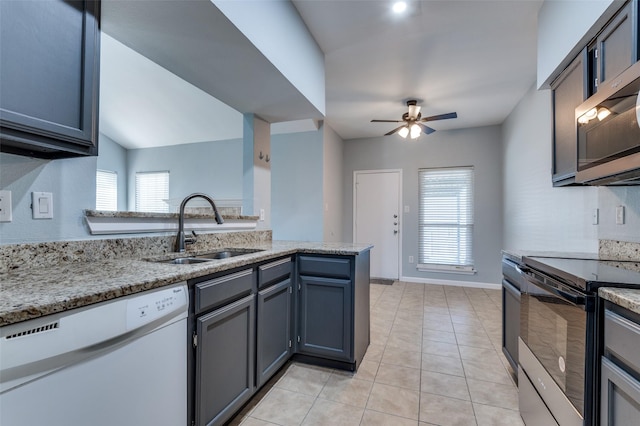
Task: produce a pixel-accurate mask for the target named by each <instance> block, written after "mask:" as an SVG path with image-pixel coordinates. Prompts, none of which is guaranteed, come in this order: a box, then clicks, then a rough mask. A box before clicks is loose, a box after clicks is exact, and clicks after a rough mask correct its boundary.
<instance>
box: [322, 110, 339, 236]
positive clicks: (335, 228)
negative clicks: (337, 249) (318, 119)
mask: <svg viewBox="0 0 640 426" xmlns="http://www.w3.org/2000/svg"><path fill="white" fill-rule="evenodd" d="M322 130H323V142H324V146H323V148H324V149H323V164H322V168H323V172H322V178H323V185H322V188H323V192H324V194H323V199H324V207H323V208H324V238H323V240H324V241H341V240H342V222H343V217H342V213H343V206H342V201H343V200H342V191H343V181H344V176H343V170H342V169H343V150H344V142H343V140H342V138H340V136H338V134H337V133H336V132H335V131H334V130H333V129H332V128H331V127H329V126H328V125H327V124H326V123H325V124H323V125H322Z"/></svg>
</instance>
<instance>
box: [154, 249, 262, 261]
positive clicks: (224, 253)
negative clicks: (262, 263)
mask: <svg viewBox="0 0 640 426" xmlns="http://www.w3.org/2000/svg"><path fill="white" fill-rule="evenodd" d="M259 251H264V250H261V249H223V250H218V251H214V252H211V253H205V254H199V255H197V256H189V257H178V258H176V259H168V260H160V261H159V262H161V263H172V264H174V265H191V264H194V263H203V262H210V261H212V260H219V259H228V258H230V257H236V256H242V255H243V254H251V253H256V252H259Z"/></svg>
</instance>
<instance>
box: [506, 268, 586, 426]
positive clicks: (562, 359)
mask: <svg viewBox="0 0 640 426" xmlns="http://www.w3.org/2000/svg"><path fill="white" fill-rule="evenodd" d="M523 272H524V276H525V278H526V284H525V286H524V288H523V289H522V295H521V311H520V341H519V348H518V350H519V363H520V366H519V371H518V383H519V391H520V392H519V393H520V412H521V415H522V417H523V419H524V421H525V423H526V424H527V426H536V425H540V426H542V425H544V426H548V425H553V424H559V425H561V426H571V425H576V426H578V425H580V426H583V425H585V424H587V425H590V424H591V421H592V419H593V418H594V413H593V412H592V410H593V404H592V403H591V401H592V398H593V397H594V390H593V389H592V386H591V385H590V384H592V383H594V381H593V379H594V377H593V375H594V374H595V372H596V370H595V368H596V366H595V365H594V363H595V360H596V358H597V357H596V356H595V354H593V353H592V352H593V348H594V347H595V343H594V339H595V337H596V336H595V325H596V315H595V295H593V294H588V293H585V292H584V291H581V290H579V289H577V288H574V287H572V286H570V285H568V284H566V283H564V282H562V281H561V280H559V279H557V278H555V277H551V276H547V275H545V274H543V273H541V272H539V271H536V270H533V269H530V268H524V270H523ZM545 410H546V411H545Z"/></svg>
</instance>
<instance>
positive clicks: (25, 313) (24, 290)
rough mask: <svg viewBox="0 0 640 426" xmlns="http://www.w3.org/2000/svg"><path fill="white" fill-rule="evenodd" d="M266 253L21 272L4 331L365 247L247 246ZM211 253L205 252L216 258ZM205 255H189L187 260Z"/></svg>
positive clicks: (8, 295) (13, 283)
mask: <svg viewBox="0 0 640 426" xmlns="http://www.w3.org/2000/svg"><path fill="white" fill-rule="evenodd" d="M242 248H247V249H261V250H263V251H259V252H255V253H249V254H246V255H242V256H237V257H232V258H227V259H220V260H212V261H210V262H203V263H197V264H189V265H175V264H168V263H159V262H155V261H154V260H162V259H169V258H176V257H184V256H185V254H184V253H182V254H181V253H167V254H163V255H158V256H154V257H147V258H141V259H104V260H97V261H93V262H63V263H59V264H58V265H57V266H53V267H33V268H21V269H15V270H11V271H8V272H4V273H0V282H1V283H2V298H1V299H0V326H5V325H9V324H13V323H17V322H21V321H26V320H29V319H33V318H38V317H41V316H44V315H49V314H53V313H57V312H63V311H66V310H69V309H74V308H79V307H82V306H86V305H90V304H93V303H98V302H103V301H106V300H110V299H115V298H117V297H120V296H126V295H129V294H134V293H138V292H141V291H145V290H149V289H153V288H158V287H162V286H165V285H170V284H175V283H178V282H180V281H185V280H188V279H191V278H197V277H201V276H204V275H208V274H212V273H216V272H221V271H225V270H229V269H233V268H237V267H241V266H245V265H249V264H253V263H256V262H261V261H265V260H269V259H272V258H276V257H280V256H286V255H288V254H294V253H316V254H335V255H357V254H359V253H362V252H364V251H367V250H369V249H370V248H371V246H370V245H366V244H351V243H307V242H298V241H291V242H289V241H273V242H262V243H253V244H247V245H243V246H242ZM211 251H214V250H212V249H207V250H204V251H202V252H211ZM197 254H201V252H189V253H188V254H187V256H192V255H197Z"/></svg>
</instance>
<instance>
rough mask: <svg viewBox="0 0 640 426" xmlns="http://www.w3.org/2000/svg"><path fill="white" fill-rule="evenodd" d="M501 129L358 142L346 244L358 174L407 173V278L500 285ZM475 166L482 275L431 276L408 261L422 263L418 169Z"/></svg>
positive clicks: (349, 156) (348, 191) (348, 164)
mask: <svg viewBox="0 0 640 426" xmlns="http://www.w3.org/2000/svg"><path fill="white" fill-rule="evenodd" d="M500 136H501V135H500V127H498V126H489V127H480V128H472V129H462V130H453V131H439V132H436V133H433V134H431V135H428V136H425V135H423V136H421V137H420V139H419V140H418V141H410V140H406V139H402V138H400V137H399V136H389V137H380V138H370V139H369V138H367V139H352V140H347V141H345V143H344V145H345V147H344V178H343V179H344V187H343V188H344V198H343V203H344V204H343V211H344V215H343V216H344V222H343V236H342V239H343V240H344V241H352V240H353V219H352V218H353V172H354V171H355V170H381V169H402V171H403V172H402V180H403V182H402V185H403V188H402V195H401V196H402V200H403V205H404V206H408V207H409V213H403V214H402V216H401V218H400V219H401V222H400V223H401V229H400V232H401V233H402V259H401V265H402V275H403V276H404V277H411V278H413V279H417V280H420V279H432V280H452V281H470V282H479V283H492V284H498V283H500V276H501V270H500V256H501V254H500V250H501V249H502V168H501V164H502V145H501V140H500ZM453 166H474V170H475V194H474V195H475V196H474V203H475V214H474V216H475V223H474V233H473V238H474V243H473V256H474V260H475V267H476V269H477V271H478V272H477V274H475V275H460V274H452V273H427V272H420V271H417V270H416V264H415V263H414V264H409V263H408V257H409V256H414V258H415V259H417V258H418V169H420V168H427V167H453Z"/></svg>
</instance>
